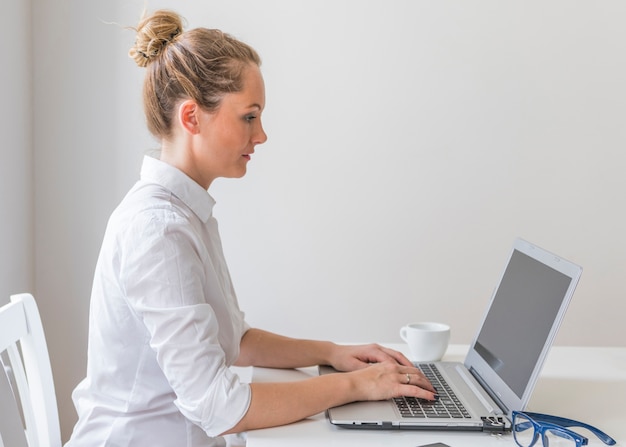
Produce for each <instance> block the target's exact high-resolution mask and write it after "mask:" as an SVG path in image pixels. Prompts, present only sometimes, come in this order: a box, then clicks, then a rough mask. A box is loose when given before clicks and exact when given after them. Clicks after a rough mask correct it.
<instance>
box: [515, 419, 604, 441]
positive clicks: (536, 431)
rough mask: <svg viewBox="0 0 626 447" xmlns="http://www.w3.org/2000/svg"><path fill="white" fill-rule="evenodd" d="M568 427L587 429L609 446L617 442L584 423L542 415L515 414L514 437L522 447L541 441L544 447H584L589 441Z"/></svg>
mask: <svg viewBox="0 0 626 447" xmlns="http://www.w3.org/2000/svg"><path fill="white" fill-rule="evenodd" d="M566 427H582V428H586V429H587V430H589V431H590V432H592V433H593V434H594V435H596V436H597V437H598V438H600V440H601V441H602V442H604V443H605V444H607V445H614V444H615V440H614V439H613V438H611V437H610V436H609V435H607V434H606V433H604V432H603V431H600V430H598V429H597V428H595V427H592V426H591V425H589V424H585V423H584V422H578V421H573V420H571V419H566V418H562V417H558V416H550V415H548V414H540V413H522V412H521V411H514V412H513V425H512V429H511V430H512V431H513V437H514V439H515V442H516V443H517V445H519V446H520V447H531V446H534V445H535V443H536V442H537V441H538V440H539V439H541V442H542V444H543V446H544V447H582V446H583V445H587V443H588V442H589V440H588V439H587V438H585V437H584V436H583V435H581V434H579V433H576V432H575V431H572V430H570V429H569V428H566Z"/></svg>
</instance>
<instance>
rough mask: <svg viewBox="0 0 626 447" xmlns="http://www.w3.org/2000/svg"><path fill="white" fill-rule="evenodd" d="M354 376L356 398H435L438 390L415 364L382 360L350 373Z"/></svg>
mask: <svg viewBox="0 0 626 447" xmlns="http://www.w3.org/2000/svg"><path fill="white" fill-rule="evenodd" d="M349 374H350V375H351V376H353V378H354V384H355V388H356V393H357V399H356V400H384V399H391V398H393V397H399V396H410V397H416V398H420V399H427V400H435V399H437V398H438V396H437V390H436V389H435V388H434V387H433V386H432V384H431V383H430V382H429V381H428V379H427V378H426V377H425V376H424V374H422V372H421V371H420V370H419V369H417V368H415V367H413V366H404V365H400V364H398V363H395V362H391V361H388V362H382V363H376V364H373V365H370V366H368V367H367V368H364V369H360V370H358V371H353V372H351V373H349Z"/></svg>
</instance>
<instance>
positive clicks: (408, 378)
mask: <svg viewBox="0 0 626 447" xmlns="http://www.w3.org/2000/svg"><path fill="white" fill-rule="evenodd" d="M409 383H411V374H409V373H406V384H407V385H408V384H409Z"/></svg>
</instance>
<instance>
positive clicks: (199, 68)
mask: <svg viewBox="0 0 626 447" xmlns="http://www.w3.org/2000/svg"><path fill="white" fill-rule="evenodd" d="M130 55H131V57H133V59H134V60H135V61H136V62H137V64H138V65H140V66H141V67H146V69H147V73H146V78H145V82H144V92H143V95H144V107H145V113H146V118H147V124H148V127H149V129H150V131H151V132H152V133H153V134H154V135H155V137H156V138H157V139H158V140H159V141H160V142H161V154H160V159H159V160H157V159H153V158H149V157H146V158H145V159H144V162H143V166H142V169H141V179H140V180H139V181H138V182H137V184H136V185H135V186H134V187H133V188H132V189H131V191H130V192H129V193H128V194H127V196H126V197H125V198H124V199H123V201H122V202H121V204H120V205H119V206H118V208H117V209H116V210H115V211H114V213H113V214H112V216H111V218H110V220H109V223H108V226H107V230H106V233H105V236H104V241H103V244H102V249H101V252H100V255H99V258H98V263H97V266H96V272H95V278H94V283H93V290H92V297H91V310H90V328H89V348H88V366H87V376H86V378H85V379H84V380H83V381H82V382H81V383H80V384H79V385H78V387H77V388H76V390H75V391H74V394H73V398H74V402H75V405H76V408H77V411H78V415H79V421H78V423H77V424H76V427H75V429H74V432H73V434H72V438H71V440H70V441H69V443H68V446H72V447H75V446H83V445H90V446H93V445H107V446H113V445H115V446H117V445H120V446H122V445H124V446H128V445H159V446H194V447H195V446H213V445H221V444H222V443H223V439H222V438H219V436H220V435H223V434H227V433H237V432H242V431H246V430H250V429H255V428H261V427H270V426H275V425H280V424H287V423H290V422H293V421H297V420H299V419H302V418H305V417H307V416H310V415H313V414H316V413H319V412H321V411H323V410H325V409H326V408H328V407H331V406H336V405H341V404H344V403H347V402H351V401H356V400H374V399H385V398H390V397H392V396H399V395H406V396H414V397H420V398H424V399H430V400H432V399H435V398H436V395H435V394H434V392H435V390H434V389H433V388H432V386H431V385H430V383H429V382H428V381H427V380H426V379H425V377H424V376H423V375H422V374H421V372H420V371H419V370H418V369H416V368H414V367H413V366H412V365H411V363H410V362H409V361H408V360H407V359H406V358H405V357H404V356H403V355H402V354H400V353H398V352H396V351H393V350H389V349H385V348H383V347H381V346H378V345H367V346H339V345H336V344H334V343H330V342H320V341H309V340H296V339H291V338H286V337H282V336H279V335H276V334H272V333H269V332H266V331H262V330H260V329H255V328H251V327H249V326H248V325H247V324H246V322H245V320H244V315H243V313H242V312H241V311H240V310H239V307H238V304H237V299H236V296H235V293H234V290H233V286H232V284H231V280H230V276H229V273H228V269H227V267H226V263H225V260H224V256H223V253H222V247H221V242H220V238H219V235H218V230H217V223H216V221H215V219H214V218H213V216H212V208H213V205H214V203H215V202H214V201H213V199H212V198H211V196H210V195H209V194H208V193H207V190H208V189H209V187H210V185H211V183H212V182H213V180H215V179H216V178H218V177H241V176H243V175H244V174H245V173H246V167H247V164H248V162H249V161H250V158H251V156H252V154H253V153H254V150H255V146H256V145H257V144H262V143H264V142H265V141H266V139H267V136H266V134H265V132H264V130H263V127H262V125H261V115H262V112H263V108H264V105H265V89H264V84H263V78H262V76H261V72H260V69H259V65H260V59H259V57H258V55H257V54H256V52H255V51H254V50H253V49H252V48H250V47H249V46H248V45H246V44H244V43H242V42H239V41H237V40H236V39H234V38H232V37H230V36H228V35H226V34H223V33H221V32H220V31H217V30H208V29H204V28H198V29H194V30H190V31H187V32H183V31H182V23H181V19H180V17H179V16H178V15H177V14H175V13H173V12H169V11H157V12H155V13H154V14H152V15H150V16H149V17H146V18H144V19H143V20H142V21H141V22H140V23H139V25H138V28H137V41H136V44H135V46H134V47H133V48H132V49H131V51H130ZM316 364H329V365H332V366H334V367H335V368H336V369H338V370H341V371H347V373H345V374H333V375H327V376H323V377H315V378H311V379H309V380H304V381H301V382H296V383H253V384H245V383H241V382H240V381H239V379H238V377H237V376H236V375H235V374H233V373H232V372H231V370H230V369H229V368H228V367H229V366H230V365H241V366H246V365H255V366H265V367H278V368H292V367H303V366H310V365H316Z"/></svg>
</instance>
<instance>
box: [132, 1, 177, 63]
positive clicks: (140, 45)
mask: <svg viewBox="0 0 626 447" xmlns="http://www.w3.org/2000/svg"><path fill="white" fill-rule="evenodd" d="M135 31H137V39H136V40H135V45H134V46H133V47H132V48H131V49H130V51H129V52H128V55H129V56H130V57H131V58H132V59H133V60H134V61H135V63H136V64H137V65H139V66H140V67H145V66H147V65H148V64H149V63H150V62H151V61H153V60H154V59H155V58H157V57H158V56H159V55H160V54H161V52H162V51H163V49H164V48H165V47H166V46H167V45H168V44H169V43H170V42H171V41H172V40H174V39H175V38H176V37H177V36H178V35H180V34H181V33H182V32H183V23H182V20H181V18H180V16H179V15H178V14H177V13H175V12H173V11H168V10H163V9H162V10H158V11H155V12H154V13H153V14H151V15H150V16H147V17H144V18H143V19H141V21H140V22H139V24H138V25H137V28H136V29H135Z"/></svg>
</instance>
